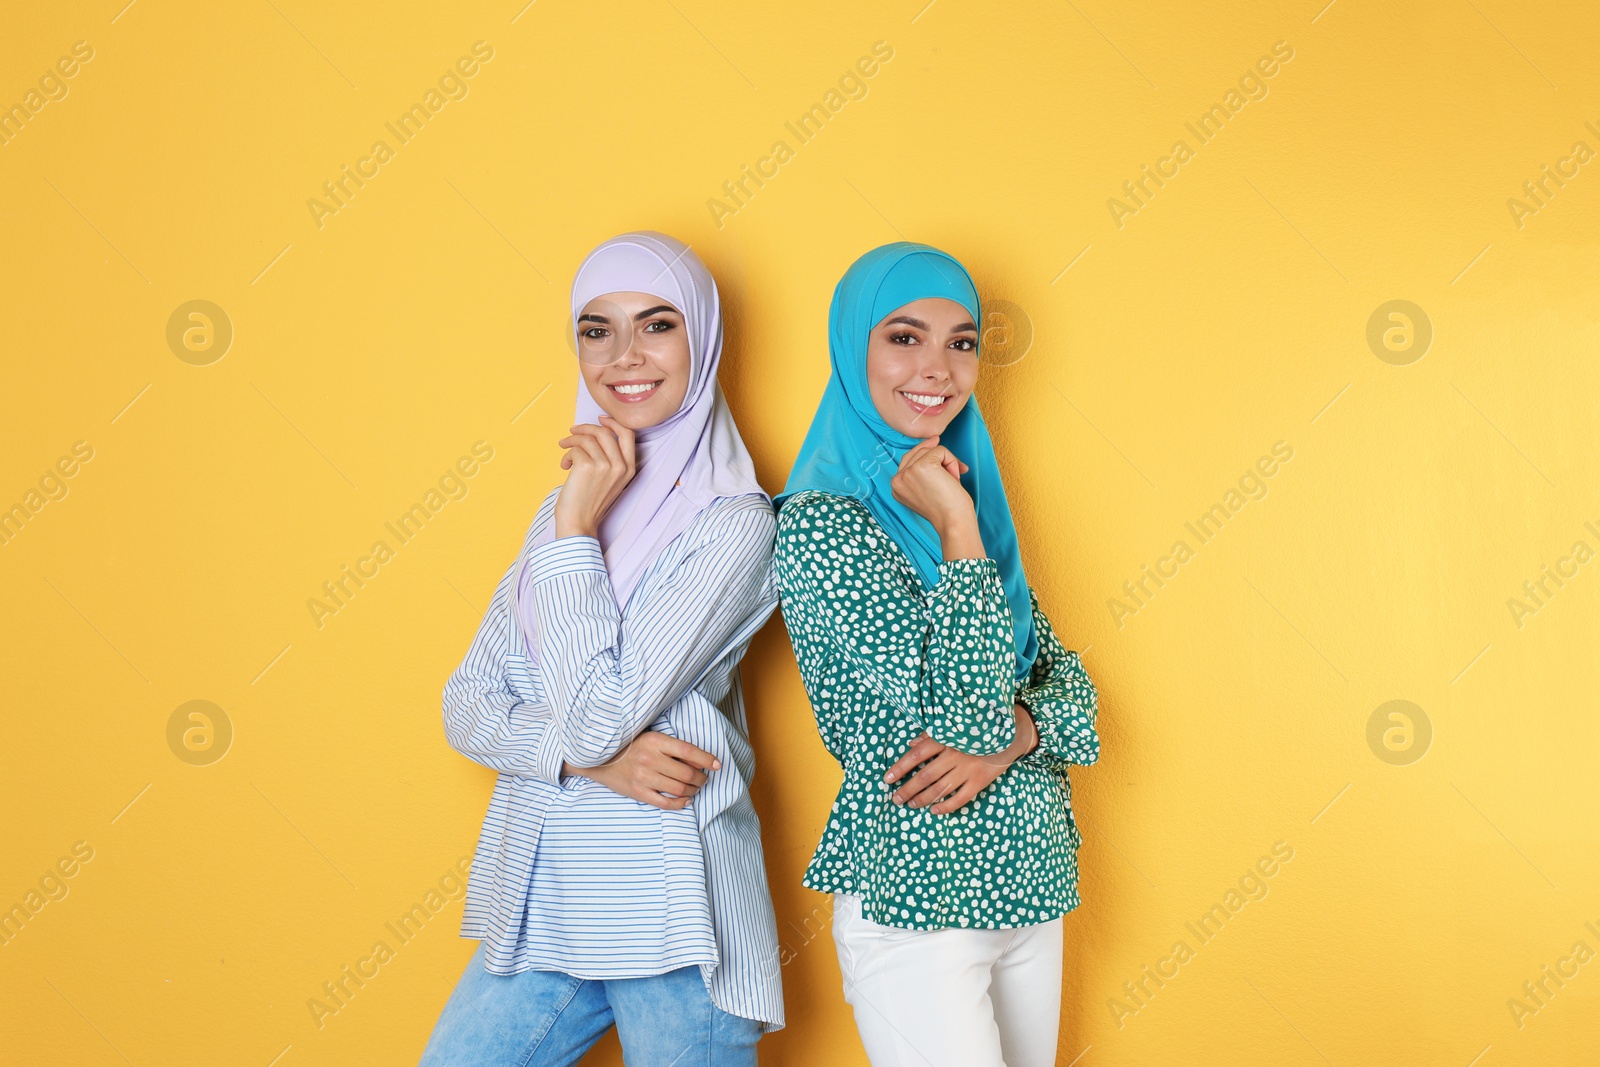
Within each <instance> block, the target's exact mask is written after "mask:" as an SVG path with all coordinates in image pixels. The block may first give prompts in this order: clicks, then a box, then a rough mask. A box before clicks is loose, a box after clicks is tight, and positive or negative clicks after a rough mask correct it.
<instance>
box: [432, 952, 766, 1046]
mask: <svg viewBox="0 0 1600 1067" xmlns="http://www.w3.org/2000/svg"><path fill="white" fill-rule="evenodd" d="M613 1023H615V1024H616V1027H617V1036H618V1037H619V1038H620V1039H621V1041H622V1058H623V1062H624V1063H626V1064H627V1065H628V1067H755V1063H756V1041H758V1040H759V1039H760V1037H761V1024H760V1023H759V1022H756V1021H755V1020H753V1019H742V1018H740V1017H739V1016H737V1015H730V1014H728V1013H727V1012H725V1011H723V1010H722V1009H721V1008H718V1007H717V1006H716V1005H715V1004H713V1003H711V996H710V994H708V993H707V992H706V983H705V980H704V979H703V978H701V977H700V968H699V967H680V968H678V969H677V970H675V971H668V972H667V973H666V974H658V975H654V976H652V977H649V978H608V979H604V980H591V979H584V978H574V977H573V976H572V975H570V974H562V973H561V972H560V971H522V972H521V973H519V974H491V973H489V972H488V971H487V970H485V969H484V966H483V943H482V942H481V941H480V942H479V943H478V951H476V952H474V953H473V954H472V959H471V960H470V961H468V963H467V970H466V973H465V974H463V975H462V976H461V981H460V982H459V983H458V984H457V985H456V988H455V992H453V993H451V994H450V1000H449V1002H448V1003H447V1004H445V1006H444V1012H443V1014H441V1015H440V1016H439V1021H438V1023H436V1024H435V1025H434V1028H433V1036H432V1037H430V1038H429V1039H428V1047H427V1048H426V1049H424V1050H423V1052H422V1063H421V1065H420V1067H569V1065H570V1064H574V1063H577V1062H578V1060H579V1059H581V1058H582V1057H583V1054H584V1053H585V1052H588V1051H589V1049H590V1048H591V1047H592V1046H593V1045H594V1043H595V1042H596V1041H599V1040H600V1038H601V1037H602V1036H603V1035H604V1034H605V1032H606V1031H607V1030H609V1029H610V1028H611V1026H612V1024H613Z"/></svg>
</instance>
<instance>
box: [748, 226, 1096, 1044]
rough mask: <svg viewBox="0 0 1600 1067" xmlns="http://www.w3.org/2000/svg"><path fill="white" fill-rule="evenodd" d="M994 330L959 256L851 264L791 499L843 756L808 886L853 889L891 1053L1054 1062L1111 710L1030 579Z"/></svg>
mask: <svg viewBox="0 0 1600 1067" xmlns="http://www.w3.org/2000/svg"><path fill="white" fill-rule="evenodd" d="M982 321H983V318H982V308H981V306H980V303H979V300H978V294H977V289H976V287H975V286H974V285H973V283H972V278H971V276H970V275H969V274H968V273H967V271H966V268H964V267H963V266H962V265H961V264H960V263H959V262H958V261H957V260H956V259H954V258H953V257H951V256H949V255H948V254H946V253H944V252H941V251H939V250H938V249H935V248H931V247H929V246H927V245H920V244H912V243H909V242H897V243H895V244H890V245H885V246H883V247H881V248H876V249H873V250H872V251H871V252H868V253H867V254H866V255H864V256H862V257H861V258H860V259H858V260H857V261H856V262H855V263H854V264H853V265H851V267H850V269H849V270H848V271H846V272H845V275H844V277H843V278H842V279H841V280H840V282H839V284H838V287H837V288H836V289H835V290H834V294H833V305H832V307H831V308H830V311H829V316H828V339H829V357H830V360H831V362H832V371H833V373H832V375H831V376H830V378H829V380H828V384H827V388H826V390H825V391H824V393H823V396H822V402H821V404H820V405H819V407H818V409H817V414H816V417H815V418H814V419H813V420H812V423H811V429H810V431H809V432H808V433H807V434H806V439H805V443H804V445H803V446H802V447H801V450H800V456H799V458H798V459H797V460H796V461H795V465H794V469H793V471H792V472H791V473H790V475H789V481H788V483H787V485H785V487H784V490H783V492H782V493H780V494H779V495H778V496H777V497H775V498H774V500H775V502H776V503H777V504H778V505H779V507H780V510H779V513H778V536H777V544H776V548H775V557H774V561H775V564H776V570H777V574H778V580H779V586H780V589H781V593H782V601H781V603H782V610H783V618H784V624H785V626H786V627H787V628H788V631H789V636H790V640H791V641H792V642H793V644H794V649H795V656H796V659H797V660H798V661H799V665H800V673H801V677H802V679H803V681H804V683H805V686H806V692H807V694H808V695H809V696H810V698H811V705H812V709H813V711H814V712H815V714H816V719H817V727H818V729H819V731H820V732H821V734H822V740H823V743H824V744H825V745H826V746H827V748H828V750H829V751H830V752H831V753H832V754H833V755H834V757H835V758H836V759H838V760H839V762H840V764H841V766H842V767H843V769H844V782H843V784H842V785H841V786H840V788H839V794H838V797H837V799H836V800H835V802H834V804H833V808H832V812H831V814H830V817H829V819H828V825H827V828H826V829H825V830H824V832H823V836H822V841H821V843H820V844H819V845H818V846H817V850H816V854H815V855H814V856H813V857H812V860H811V864H810V866H809V867H808V868H807V870H806V874H805V879H804V882H805V884H806V885H807V886H808V887H810V888H812V889H815V890H818V891H820V892H824V893H832V894H834V912H835V914H834V923H833V932H834V941H835V944H836V946H837V948H838V952H839V965H840V970H841V972H842V973H843V976H844V992H845V999H846V1000H847V1001H848V1002H849V1003H850V1004H851V1006H852V1007H853V1008H854V1010H855V1015H856V1025H857V1027H858V1029H859V1030H860V1031H861V1038H862V1042H863V1044H864V1045H865V1046H866V1050H867V1054H868V1057H869V1058H870V1059H871V1060H872V1062H873V1063H875V1064H898V1063H929V1064H936V1065H943V1064H951V1065H957V1064H959V1065H962V1067H974V1065H994V1067H1034V1065H1038V1067H1044V1065H1047V1064H1053V1063H1054V1062H1055V1049H1056V1042H1057V1031H1058V1028H1059V1020H1060V1007H1061V1005H1060V1000H1061V960H1062V944H1063V919H1062V917H1063V916H1064V915H1065V914H1066V913H1067V912H1069V911H1071V910H1072V909H1074V908H1076V907H1077V906H1078V904H1079V897H1078V885H1077V883H1078V867H1077V849H1078V846H1079V844H1080V843H1081V841H1082V838H1081V836H1080V835H1079V832H1078V827H1077V824H1076V822H1075V820H1074V818H1073V814H1072V803H1071V783H1070V781H1069V780H1068V778H1067V767H1068V766H1070V765H1072V764H1089V763H1094V762H1095V761H1096V760H1097V759H1098V758H1099V755H1100V742H1099V737H1098V735H1097V733H1096V730H1095V720H1096V716H1097V711H1098V700H1097V694H1096V691H1095V687H1094V684H1093V683H1092V682H1091V681H1090V679H1089V676H1088V674H1087V673H1086V672H1085V671H1084V669H1083V664H1082V662H1081V661H1080V659H1079V657H1078V654H1077V653H1076V652H1069V651H1067V649H1066V648H1065V647H1063V645H1062V644H1061V641H1060V640H1059V639H1058V638H1057V637H1056V635H1055V632H1054V630H1052V628H1051V626H1050V622H1049V620H1048V619H1047V618H1046V617H1045V615H1044V613H1043V612H1042V611H1040V609H1039V604H1038V597H1037V595H1036V594H1035V592H1034V591H1033V589H1032V588H1031V587H1030V586H1029V584H1028V581H1027V578H1026V575H1025V573H1024V571H1023V564H1022V554H1021V551H1020V548H1019V546H1018V544H1017V533H1016V528H1015V526H1014V525H1013V523H1012V520H1011V511H1010V508H1009V506H1008V505H1007V503H1006V494H1005V488H1004V486H1003V485H1002V483H1001V478H1000V469H999V466H998V464H997V463H996V461H995V455H994V448H993V446H992V444H991V443H990V440H989V432H988V429H987V427H986V426H985V425H984V421H983V415H982V413H981V412H980V411H979V409H978V401H977V398H976V397H975V396H974V395H973V389H974V387H975V386H976V384H977V379H978V375H979V372H980V368H981V367H982V364H983V354H982V351H981V335H980V329H979V325H980V323H982Z"/></svg>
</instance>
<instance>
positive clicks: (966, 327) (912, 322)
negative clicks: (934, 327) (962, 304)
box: [883, 315, 978, 333]
mask: <svg viewBox="0 0 1600 1067" xmlns="http://www.w3.org/2000/svg"><path fill="white" fill-rule="evenodd" d="M896 322H903V323H905V324H906V325H907V326H914V327H916V328H917V329H919V330H926V329H927V328H928V324H927V323H925V322H923V321H922V320H921V319H914V318H912V317H911V316H910V315H896V316H895V317H894V318H892V319H885V320H884V322H883V325H885V326H888V325H890V324H891V323H896ZM950 332H951V333H977V332H978V327H977V326H976V325H975V324H973V323H971V322H963V323H962V324H961V325H960V326H957V327H956V328H955V329H953V330H951V331H950Z"/></svg>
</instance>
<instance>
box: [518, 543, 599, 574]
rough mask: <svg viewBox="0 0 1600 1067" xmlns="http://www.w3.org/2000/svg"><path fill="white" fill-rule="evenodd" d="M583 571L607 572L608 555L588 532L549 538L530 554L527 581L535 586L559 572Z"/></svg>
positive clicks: (577, 572)
mask: <svg viewBox="0 0 1600 1067" xmlns="http://www.w3.org/2000/svg"><path fill="white" fill-rule="evenodd" d="M584 571H598V572H600V573H601V574H605V573H606V557H605V553H604V552H602V551H600V540H599V538H596V537H591V536H589V535H588V534H575V535H574V536H572V537H560V538H557V539H556V540H554V541H547V542H546V543H544V544H542V545H540V546H539V547H538V548H536V549H534V550H533V551H532V552H530V553H528V581H529V582H530V583H531V584H534V585H537V584H538V583H540V582H543V581H545V580H547V579H550V578H555V577H557V576H559V575H563V574H579V573H582V572H584Z"/></svg>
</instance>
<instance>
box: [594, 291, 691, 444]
mask: <svg viewBox="0 0 1600 1067" xmlns="http://www.w3.org/2000/svg"><path fill="white" fill-rule="evenodd" d="M577 330H578V366H579V367H581V368H582V370H583V382H584V385H586V386H587V387H588V389H589V395H590V396H592V397H594V402H595V403H596V404H599V405H600V410H602V411H604V412H605V413H606V414H607V415H610V416H611V417H612V418H614V419H616V420H617V421H618V422H620V423H622V424H623V425H624V426H627V427H628V428H629V429H633V430H643V429H645V428H646V427H650V426H654V425H656V424H657V423H661V422H665V421H666V420H667V419H669V418H671V417H672V416H673V415H676V414H677V413H678V409H679V408H681V407H682V406H683V398H684V397H685V396H686V395H687V394H688V392H689V369H690V361H689V334H688V332H687V331H686V330H685V329H684V324H683V314H682V313H681V312H680V311H679V310H678V309H677V308H675V307H673V306H672V305H671V304H669V303H667V302H666V301H665V300H663V299H661V298H660V297H659V296H652V295H650V294H649V293H606V294H605V295H604V296H597V297H595V298H594V299H593V300H591V301H589V302H588V303H587V304H585V305H584V306H583V309H582V310H581V311H580V312H579V313H578V321H577Z"/></svg>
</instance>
